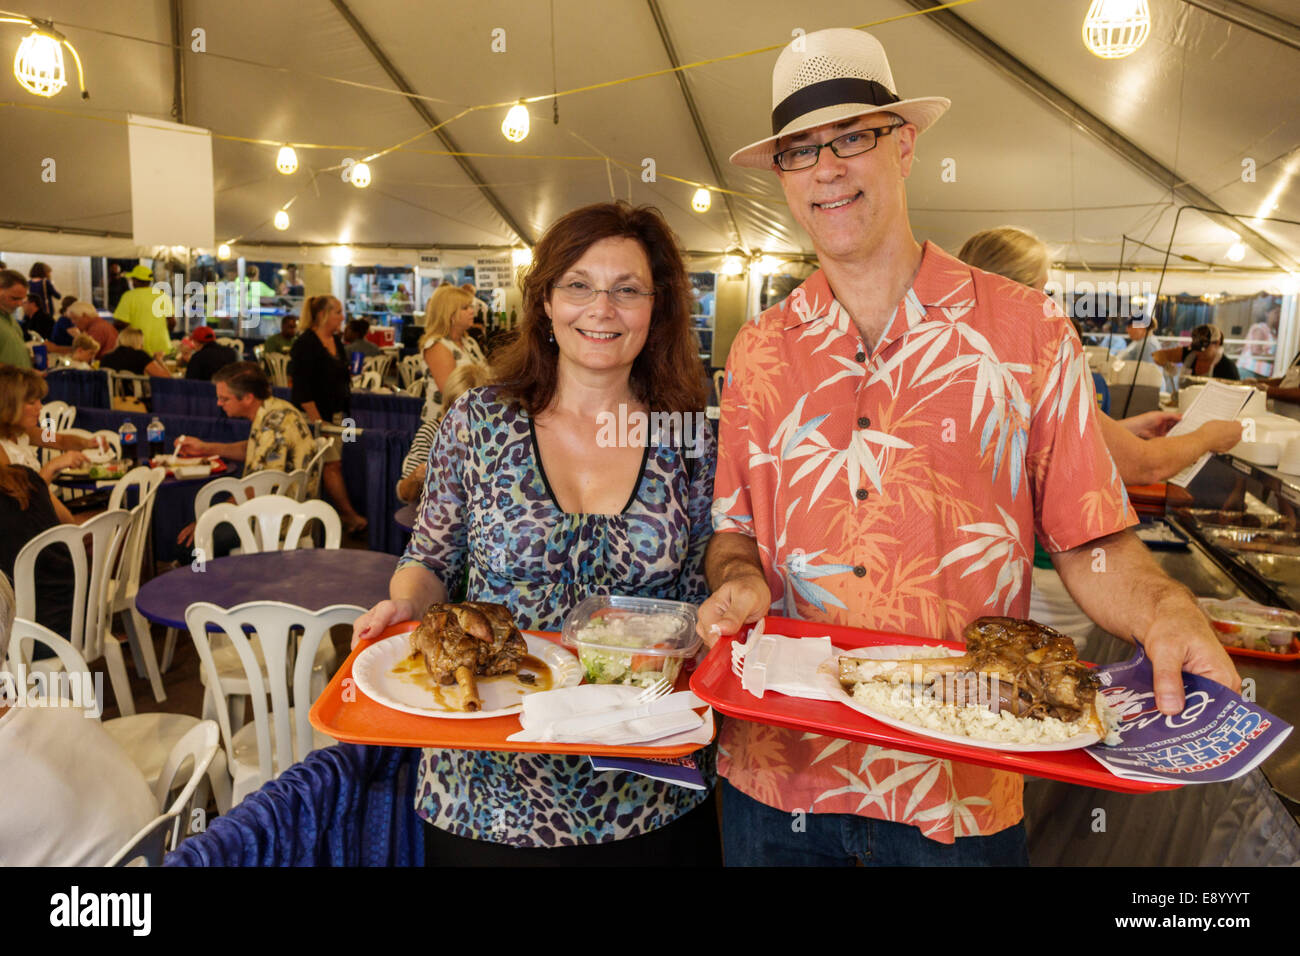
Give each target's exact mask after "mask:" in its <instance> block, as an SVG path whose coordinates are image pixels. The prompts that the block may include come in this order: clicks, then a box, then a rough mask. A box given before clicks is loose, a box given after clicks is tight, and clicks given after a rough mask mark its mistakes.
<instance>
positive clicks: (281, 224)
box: [275, 209, 289, 232]
mask: <svg viewBox="0 0 1300 956" xmlns="http://www.w3.org/2000/svg"><path fill="white" fill-rule="evenodd" d="M275 228H276V229H279V230H280V231H281V232H284V231H285V230H286V229H288V228H289V213H288V212H287V211H286V210H284V209H280V210H277V211H276V214H275Z"/></svg>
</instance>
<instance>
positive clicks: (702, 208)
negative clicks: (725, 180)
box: [691, 186, 713, 212]
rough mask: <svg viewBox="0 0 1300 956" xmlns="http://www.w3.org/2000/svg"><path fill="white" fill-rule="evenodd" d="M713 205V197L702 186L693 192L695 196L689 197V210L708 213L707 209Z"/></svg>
mask: <svg viewBox="0 0 1300 956" xmlns="http://www.w3.org/2000/svg"><path fill="white" fill-rule="evenodd" d="M712 205H713V195H712V193H710V192H709V191H708V190H707V189H705V188H704V187H703V186H701V187H700V188H699V189H697V190H695V195H694V196H692V197H691V208H692V209H694V210H695V211H696V212H708V211H709V207H710V206H712Z"/></svg>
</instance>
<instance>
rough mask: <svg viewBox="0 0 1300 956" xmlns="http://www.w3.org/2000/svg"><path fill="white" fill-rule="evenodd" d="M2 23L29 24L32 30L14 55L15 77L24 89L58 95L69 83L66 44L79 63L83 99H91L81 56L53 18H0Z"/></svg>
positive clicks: (30, 91) (79, 80)
mask: <svg viewBox="0 0 1300 956" xmlns="http://www.w3.org/2000/svg"><path fill="white" fill-rule="evenodd" d="M0 23H25V24H27V25H28V26H30V27H31V28H32V32H31V33H29V34H27V36H25V37H23V39H22V42H21V43H19V44H18V53H17V55H15V56H14V79H16V80H17V81H18V82H19V84H20V85H21V86H22V88H23V89H25V90H27V91H28V92H29V93H35V94H36V95H37V96H55V95H57V94H58V93H59V92H60V91H61V90H62V89H63V88H64V87H65V86H67V85H68V74H67V69H66V68H65V67H64V65H63V47H65V46H66V47H67V48H68V52H69V53H71V54H72V59H73V62H75V63H76V64H77V85H78V86H79V87H80V88H81V98H82V99H83V100H85V99H89V98H90V94H89V93H87V92H86V78H85V76H84V74H83V73H82V70H81V57H80V56H78V55H77V51H76V48H75V47H73V45H72V44H71V43H69V42H68V40H67V38H66V37H65V36H64V35H63V34H62V33H60V32H59V31H58V30H56V29H54V22H53V21H52V20H34V19H32V18H31V17H22V16H7V17H0Z"/></svg>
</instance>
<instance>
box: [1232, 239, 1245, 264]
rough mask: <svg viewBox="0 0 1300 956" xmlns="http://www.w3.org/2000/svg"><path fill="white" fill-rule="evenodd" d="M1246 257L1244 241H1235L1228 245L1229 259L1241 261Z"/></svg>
mask: <svg viewBox="0 0 1300 956" xmlns="http://www.w3.org/2000/svg"><path fill="white" fill-rule="evenodd" d="M1244 258H1246V244H1245V243H1244V242H1234V243H1233V244H1232V245H1230V246H1228V261H1229V262H1240V261H1241V260H1242V259H1244Z"/></svg>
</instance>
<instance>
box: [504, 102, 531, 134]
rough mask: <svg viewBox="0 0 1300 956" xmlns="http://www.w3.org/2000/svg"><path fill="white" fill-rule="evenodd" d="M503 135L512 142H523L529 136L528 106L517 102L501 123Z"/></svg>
mask: <svg viewBox="0 0 1300 956" xmlns="http://www.w3.org/2000/svg"><path fill="white" fill-rule="evenodd" d="M501 135H502V136H504V137H505V138H506V139H508V140H510V142H512V143H522V142H523V141H524V139H525V138H526V137H527V136H528V107H526V106H524V104H523V103H516V104H515V105H514V106H512V107H510V112H509V113H507V114H506V118H505V119H504V120H503V121H502V123H501Z"/></svg>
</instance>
